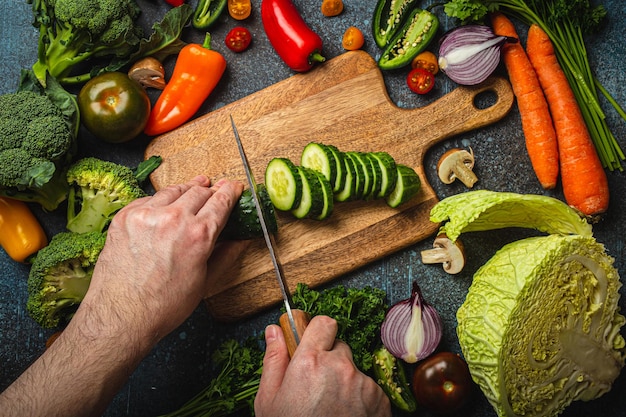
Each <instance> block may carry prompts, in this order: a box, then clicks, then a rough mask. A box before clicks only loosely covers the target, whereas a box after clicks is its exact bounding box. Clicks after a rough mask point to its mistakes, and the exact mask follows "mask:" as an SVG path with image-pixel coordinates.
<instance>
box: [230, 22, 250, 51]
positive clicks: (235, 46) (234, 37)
mask: <svg viewBox="0 0 626 417" xmlns="http://www.w3.org/2000/svg"><path fill="white" fill-rule="evenodd" d="M250 42H252V34H251V33H250V31H249V30H248V29H246V28H244V27H243V26H237V27H236V28H233V29H232V30H231V31H230V32H228V35H226V39H225V43H226V46H227V47H228V49H230V50H231V51H233V52H243V51H245V50H246V49H248V46H250Z"/></svg>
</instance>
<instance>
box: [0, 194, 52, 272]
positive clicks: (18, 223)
mask: <svg viewBox="0 0 626 417" xmlns="http://www.w3.org/2000/svg"><path fill="white" fill-rule="evenodd" d="M47 244H48V238H47V237H46V233H45V232H44V230H43V228H42V227H41V224H39V221H38V220H37V218H36V217H35V215H34V214H33V212H32V211H30V208H29V207H28V206H27V205H26V203H24V202H23V201H18V200H13V199H12V198H6V197H0V246H2V248H3V249H4V250H5V251H6V253H7V255H9V256H10V257H11V259H13V260H14V261H17V262H26V261H27V259H28V257H29V256H31V255H33V254H34V253H36V252H37V251H38V250H39V249H41V248H43V247H45V246H46V245H47Z"/></svg>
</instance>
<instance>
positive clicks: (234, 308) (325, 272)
mask: <svg viewBox="0 0 626 417" xmlns="http://www.w3.org/2000/svg"><path fill="white" fill-rule="evenodd" d="M487 91H488V92H491V93H493V94H495V96H496V99H495V103H494V104H492V105H491V106H490V107H488V108H485V109H479V108H478V107H477V106H476V104H475V100H476V98H477V96H478V95H479V94H481V93H483V92H487ZM513 99H514V96H513V92H512V90H511V87H510V85H509V83H508V81H506V80H504V79H502V78H490V79H489V80H487V81H486V82H485V83H483V84H481V85H480V86H476V87H459V88H457V89H455V90H454V91H452V92H450V93H449V94H447V95H445V96H443V97H442V98H440V99H439V100H437V101H436V102H434V103H432V104H430V105H428V106H425V107H421V108H417V109H401V108H398V107H397V106H396V105H395V104H393V103H392V102H391V100H390V99H389V96H388V95H387V92H386V89H385V84H384V80H383V77H382V74H381V72H380V70H379V69H378V66H377V64H376V62H375V61H374V60H373V59H372V58H371V56H370V55H368V54H367V53H365V52H363V51H353V52H347V53H345V54H343V55H341V56H339V57H337V58H334V59H332V60H330V61H328V62H326V63H325V64H323V65H320V66H318V67H316V68H315V69H313V70H312V71H310V72H308V73H304V74H296V75H294V76H292V77H290V78H288V79H286V80H283V81H281V82H278V83H276V84H274V85H272V86H269V87H267V88H265V89H263V90H261V91H258V92H256V93H254V94H252V95H250V96H247V97H244V98H242V99H241V100H238V101H236V102H233V103H231V104H228V105H227V106H224V107H222V108H220V109H218V110H215V111H213V112H211V113H208V114H206V115H203V116H201V117H199V118H197V119H195V120H193V121H191V122H189V123H187V124H186V125H184V126H182V127H180V128H178V129H176V130H174V131H172V132H169V133H166V134H164V135H162V136H159V137H157V138H154V139H153V141H152V142H151V143H150V144H149V145H148V147H147V149H146V152H145V157H146V158H147V157H149V156H152V155H160V156H162V157H163V163H162V165H161V166H160V167H159V168H158V169H157V170H156V171H155V172H154V173H153V174H152V176H151V181H152V183H153V185H154V187H155V189H157V190H159V189H161V188H164V187H166V186H167V185H170V184H176V183H180V182H184V181H187V180H188V179H190V178H192V177H194V176H195V175H197V174H206V175H209V176H210V177H211V178H212V179H217V178H221V177H229V178H234V179H240V180H242V181H244V182H245V174H244V171H243V166H242V163H241V160H240V158H239V153H238V151H237V145H236V143H235V140H234V137H233V132H232V129H231V126H230V116H231V115H232V116H233V118H234V120H235V123H236V125H237V129H238V130H239V134H240V136H241V140H242V142H243V145H244V147H245V149H246V153H247V156H248V159H249V161H250V165H251V168H252V170H253V172H254V173H256V180H257V182H263V174H264V172H265V167H266V166H267V163H268V162H269V161H270V159H271V158H273V157H277V156H282V157H288V158H290V159H291V160H292V161H294V162H296V163H297V162H299V156H300V153H301V151H302V149H303V148H304V146H305V145H306V144H307V143H309V142H311V141H317V142H320V143H327V144H333V145H335V146H337V147H338V148H339V149H340V150H343V151H348V150H356V151H363V152H368V151H386V152H389V153H390V154H391V155H392V156H393V157H394V158H395V159H396V161H397V162H399V163H402V164H405V165H409V166H411V167H413V168H414V169H415V170H416V171H417V173H418V174H419V175H420V178H421V180H422V185H423V186H422V190H421V192H420V194H419V196H418V197H416V198H415V199H413V200H412V201H410V202H408V203H406V204H405V205H403V206H401V207H399V208H397V209H391V208H389V207H388V206H387V205H386V204H385V202H384V201H374V202H350V203H339V204H336V205H335V211H334V213H333V214H332V216H331V217H330V218H329V219H328V220H325V221H322V222H319V221H314V220H298V221H295V220H294V219H293V218H291V217H290V216H289V215H288V214H285V213H279V215H278V217H279V218H278V220H279V232H278V234H277V236H276V239H275V242H276V243H277V252H278V254H279V256H280V260H281V261H282V264H283V268H284V272H285V275H286V278H287V281H288V284H289V286H290V288H291V289H292V290H293V289H294V288H295V286H296V284H297V283H299V282H302V283H305V284H307V285H309V286H311V287H315V286H319V285H321V284H325V283H327V282H329V281H331V280H332V279H334V278H336V277H338V276H340V275H342V274H345V273H347V272H349V271H352V270H354V269H356V268H358V267H360V266H363V265H365V264H367V263H369V262H372V261H374V260H376V259H380V258H382V257H384V256H385V255H388V254H390V253H393V252H395V251H397V250H399V249H402V248H404V247H407V246H409V245H411V244H413V243H415V242H417V241H419V240H421V239H424V238H426V237H428V236H430V235H432V234H433V233H435V232H436V230H437V228H438V225H437V224H434V223H431V222H430V221H429V213H430V209H431V208H432V207H433V206H434V205H435V204H436V203H437V197H436V195H435V193H434V191H433V189H432V187H431V186H430V184H428V182H427V179H426V176H425V173H424V167H423V166H422V161H423V158H424V154H425V152H426V151H427V150H428V148H429V147H430V146H431V145H433V144H435V143H437V142H439V141H442V140H444V139H446V138H449V137H451V136H454V135H457V134H461V133H464V132H468V131H470V130H473V129H477V128H480V127H483V126H486V125H488V124H491V123H494V122H496V121H498V120H500V119H501V118H502V117H504V116H505V115H506V114H507V113H508V111H509V110H510V109H511V106H512V104H513ZM281 300H282V297H281V294H280V291H279V289H278V285H277V284H276V277H275V274H274V271H273V267H272V263H271V261H270V259H269V255H268V252H267V248H266V247H265V242H264V241H263V240H262V239H259V240H257V241H254V242H252V243H251V245H250V246H249V247H248V249H247V250H246V252H245V253H244V255H243V256H242V259H241V262H240V263H239V264H238V265H237V266H236V267H234V268H233V269H232V270H231V271H230V273H229V274H228V276H227V277H226V279H224V280H223V281H221V282H215V283H214V284H213V285H212V287H211V288H210V290H209V292H208V294H207V297H206V303H207V306H208V308H209V310H210V311H211V313H212V315H213V316H214V317H215V318H216V319H218V320H223V321H234V320H238V319H241V318H244V317H247V316H250V315H253V314H255V313H257V312H259V311H261V310H263V309H265V308H267V307H270V306H273V305H275V304H276V303H278V302H280V301H281Z"/></svg>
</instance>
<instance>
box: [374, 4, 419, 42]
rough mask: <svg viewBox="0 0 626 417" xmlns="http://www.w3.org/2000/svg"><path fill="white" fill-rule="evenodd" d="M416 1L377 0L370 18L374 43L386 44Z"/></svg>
mask: <svg viewBox="0 0 626 417" xmlns="http://www.w3.org/2000/svg"><path fill="white" fill-rule="evenodd" d="M417 2H418V0H378V3H377V4H376V9H375V10H374V18H373V19H372V32H373V35H374V41H376V45H378V46H379V47H381V48H384V47H385V46H387V44H388V43H389V41H390V40H391V39H392V38H393V36H394V35H395V34H396V33H397V32H398V30H400V28H401V27H402V23H404V20H405V18H406V16H407V15H408V13H409V12H410V11H411V10H413V9H414V8H415V6H416V5H417Z"/></svg>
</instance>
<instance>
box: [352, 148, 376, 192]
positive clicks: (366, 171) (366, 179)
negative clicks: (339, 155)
mask: <svg viewBox="0 0 626 417" xmlns="http://www.w3.org/2000/svg"><path fill="white" fill-rule="evenodd" d="M350 154H351V156H352V157H353V158H354V159H355V161H357V162H358V164H357V167H360V171H359V174H360V175H359V176H360V178H361V180H362V182H363V190H362V191H361V195H360V196H359V198H362V199H365V198H367V197H368V196H369V195H370V193H371V191H372V186H373V185H374V172H373V168H372V164H370V162H369V159H368V157H367V154H366V153H363V152H350Z"/></svg>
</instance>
